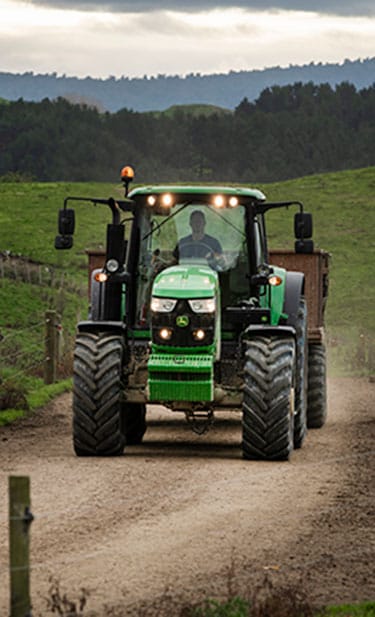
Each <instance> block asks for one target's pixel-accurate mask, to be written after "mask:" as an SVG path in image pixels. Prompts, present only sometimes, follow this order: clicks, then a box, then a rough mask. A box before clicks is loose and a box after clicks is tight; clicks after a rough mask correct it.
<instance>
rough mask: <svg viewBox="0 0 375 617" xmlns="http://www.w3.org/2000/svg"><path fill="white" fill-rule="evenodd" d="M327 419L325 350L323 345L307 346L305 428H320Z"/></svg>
mask: <svg viewBox="0 0 375 617" xmlns="http://www.w3.org/2000/svg"><path fill="white" fill-rule="evenodd" d="M326 418H327V375H326V349H325V345H324V344H323V343H318V344H310V345H309V384H308V394H307V426H308V428H321V427H322V426H323V424H324V423H325V421H326Z"/></svg>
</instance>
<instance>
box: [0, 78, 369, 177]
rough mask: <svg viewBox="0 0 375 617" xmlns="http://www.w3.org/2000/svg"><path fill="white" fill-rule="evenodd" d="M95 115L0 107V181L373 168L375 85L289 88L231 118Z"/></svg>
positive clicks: (66, 106) (82, 109) (217, 114)
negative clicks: (124, 173) (127, 169)
mask: <svg viewBox="0 0 375 617" xmlns="http://www.w3.org/2000/svg"><path fill="white" fill-rule="evenodd" d="M199 109H200V108H198V110H197V111H195V113H193V112H194V107H192V108H189V107H178V106H177V107H175V108H173V109H172V110H171V111H170V112H169V113H150V112H145V113H140V112H134V111H132V110H129V109H122V110H120V111H118V112H116V113H109V112H105V113H100V112H99V111H98V110H97V109H96V108H90V107H88V106H87V105H76V104H72V103H70V102H68V101H67V100H65V99H62V98H60V99H57V100H55V101H50V100H49V99H45V100H43V101H41V102H39V103H30V102H25V101H23V100H19V101H16V102H13V103H12V102H10V103H7V104H0V179H1V177H2V179H3V180H4V179H7V178H11V177H15V174H16V175H17V174H18V175H21V176H23V177H25V176H27V177H28V178H33V179H35V180H38V181H58V180H61V181H111V182H112V181H116V180H118V172H119V169H120V168H121V167H122V166H123V165H124V164H132V165H133V166H134V167H135V168H136V171H137V181H139V182H146V183H148V182H188V181H194V182H246V183H252V182H268V181H277V180H284V179H287V178H293V177H299V176H302V175H306V174H312V173H318V172H328V171H336V170H341V169H353V168H358V167H366V166H369V165H374V164H375V148H374V143H375V84H374V85H372V86H371V87H368V88H364V89H361V90H357V89H356V88H355V87H354V85H352V84H349V83H347V82H344V83H342V84H339V85H338V86H336V87H335V88H332V87H331V86H330V85H329V84H322V85H315V84H313V83H308V84H302V83H295V84H293V85H289V86H283V87H281V86H274V87H270V88H266V89H265V90H263V92H262V93H261V94H260V96H259V97H258V99H257V100H255V101H254V102H250V101H249V100H248V99H246V98H244V99H243V100H242V101H241V102H240V103H239V104H238V105H237V107H236V108H235V110H234V111H233V112H223V111H220V110H217V109H214V108H213V109H212V113H207V110H206V111H205V113H203V112H202V113H201V112H200V111H199Z"/></svg>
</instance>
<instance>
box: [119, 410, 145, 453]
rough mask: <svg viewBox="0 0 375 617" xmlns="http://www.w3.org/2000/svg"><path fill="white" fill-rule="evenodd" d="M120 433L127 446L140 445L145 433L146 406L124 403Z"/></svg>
mask: <svg viewBox="0 0 375 617" xmlns="http://www.w3.org/2000/svg"><path fill="white" fill-rule="evenodd" d="M122 422H123V424H122V432H123V434H124V437H125V443H126V444H127V445H137V444H140V443H142V439H143V435H144V434H145V432H146V428H147V426H146V405H144V404H143V403H124V405H123V407H122Z"/></svg>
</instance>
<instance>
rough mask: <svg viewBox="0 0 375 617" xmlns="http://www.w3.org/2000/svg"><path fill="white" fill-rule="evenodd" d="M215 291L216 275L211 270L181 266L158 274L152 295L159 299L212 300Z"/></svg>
mask: <svg viewBox="0 0 375 617" xmlns="http://www.w3.org/2000/svg"><path fill="white" fill-rule="evenodd" d="M217 291H218V275H217V273H216V272H214V271H213V270H212V269H211V268H209V267H208V266H203V265H202V266H197V265H181V266H171V267H170V268H166V269H165V270H163V271H162V272H160V274H158V276H157V277H156V278H155V281H154V285H153V291H152V293H153V295H154V296H158V297H161V298H212V297H214V296H215V295H216V294H217Z"/></svg>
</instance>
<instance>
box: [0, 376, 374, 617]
mask: <svg viewBox="0 0 375 617" xmlns="http://www.w3.org/2000/svg"><path fill="white" fill-rule="evenodd" d="M374 399H375V387H374V384H373V383H369V382H368V380H365V379H331V380H330V381H329V414H328V421H327V424H326V425H325V427H323V428H322V429H320V430H311V431H309V433H308V436H307V439H306V441H305V443H304V445H303V447H302V449H301V450H298V451H296V452H294V453H293V456H292V458H291V461H290V462H288V463H285V462H284V463H267V462H252V461H244V460H242V458H241V449H240V443H241V426H240V415H239V414H237V413H233V414H225V415H223V414H218V418H217V421H216V422H215V424H214V426H213V427H212V429H211V430H210V431H209V432H208V433H207V434H205V435H203V436H197V435H195V434H194V433H192V432H191V430H190V428H189V427H188V426H187V424H186V423H185V420H184V417H183V416H182V415H179V414H172V413H171V412H166V411H165V410H164V409H163V408H162V407H156V406H153V407H150V408H149V409H148V424H149V426H148V430H147V433H146V435H145V439H144V443H143V444H142V445H141V446H132V447H128V448H127V450H126V453H125V454H124V456H121V457H117V458H103V459H99V458H91V459H90V458H89V459H87V458H77V457H75V456H74V454H73V450H72V445H71V429H70V424H71V396H70V394H66V395H63V396H61V397H60V398H59V399H57V400H55V401H54V402H53V403H51V404H50V405H48V406H47V407H46V408H44V409H43V410H41V411H39V412H37V413H35V414H34V415H33V416H32V417H30V418H28V419H25V420H23V421H20V422H17V423H15V424H13V425H11V426H9V427H3V428H0V470H1V471H0V474H1V476H0V477H1V494H0V573H1V579H0V580H1V581H2V583H1V585H0V615H1V616H3V615H4V616H5V615H7V614H8V605H9V580H8V522H7V517H8V499H7V482H8V476H9V475H29V476H30V478H31V496H32V497H31V498H32V512H33V514H34V516H35V521H34V522H33V524H32V527H31V563H32V574H31V590H32V599H33V606H34V611H33V615H34V617H39V615H43V616H44V615H48V614H51V613H49V612H48V610H47V608H46V600H45V598H46V597H48V595H49V592H48V589H49V586H50V582H49V579H50V577H54V578H55V579H58V580H59V582H60V586H61V590H62V591H63V592H66V593H67V596H68V597H69V598H71V599H74V598H77V597H78V595H79V590H80V588H81V587H84V588H85V589H87V590H88V591H89V592H90V596H89V597H88V603H87V608H88V609H89V613H87V612H85V615H86V614H93V615H94V614H95V615H104V614H108V615H120V614H124V615H125V614H126V615H143V614H146V613H147V615H151V614H155V615H156V614H158V615H164V614H165V615H169V616H171V615H173V614H177V613H173V612H172V609H171V607H170V606H169V605H168V603H169V596H172V597H174V598H178V600H179V601H181V602H182V603H184V602H185V603H186V602H190V601H194V602H196V601H199V600H201V599H203V598H205V597H207V596H210V597H216V598H220V599H224V598H226V597H227V596H228V594H231V593H233V592H234V593H240V594H243V595H246V596H247V595H249V594H251V593H252V590H253V589H254V588H255V586H256V585H257V584H259V583H261V582H262V581H264V578H265V577H267V578H268V581H270V582H271V583H272V584H273V585H277V586H278V585H280V586H288V585H292V586H301V587H302V588H303V589H304V591H305V592H306V593H307V595H308V597H309V598H310V600H311V602H312V603H313V604H314V605H316V606H319V605H323V604H326V603H338V602H349V601H350V602H352V601H359V600H370V599H372V600H374V599H375V576H374V563H375V525H374V519H375V516H374V503H373V496H374V488H375V486H374V485H375V482H374V445H373V444H374V432H375V431H374V427H375V418H374ZM168 606H169V608H168ZM105 607H106V608H105ZM163 607H164V608H163ZM173 610H174V609H173ZM176 610H177V609H176Z"/></svg>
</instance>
